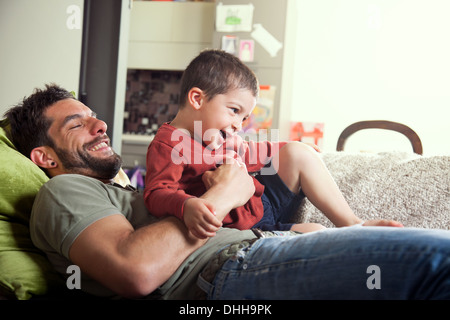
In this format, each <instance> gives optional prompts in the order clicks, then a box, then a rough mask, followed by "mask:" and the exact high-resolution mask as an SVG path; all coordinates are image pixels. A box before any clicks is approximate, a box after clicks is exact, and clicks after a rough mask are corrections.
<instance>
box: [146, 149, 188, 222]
mask: <svg viewBox="0 0 450 320" xmlns="http://www.w3.org/2000/svg"><path fill="white" fill-rule="evenodd" d="M171 152H172V148H170V147H169V146H167V145H164V144H161V143H155V142H152V144H151V145H150V147H149V149H148V152H147V160H146V169H147V172H146V175H145V189H144V201H145V205H146V207H147V209H148V210H149V211H150V212H151V213H152V215H154V216H157V217H163V216H166V215H173V216H175V217H177V218H179V219H182V216H183V205H184V203H185V201H186V200H187V199H189V198H191V197H192V196H191V195H188V194H186V193H185V192H184V191H183V190H180V189H179V181H180V179H181V177H182V175H183V170H184V165H183V164H176V163H174V161H172V159H171Z"/></svg>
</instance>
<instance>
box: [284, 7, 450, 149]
mask: <svg viewBox="0 0 450 320" xmlns="http://www.w3.org/2000/svg"><path fill="white" fill-rule="evenodd" d="M296 7H297V8H296V9H297V10H298V11H297V12H298V19H297V25H296V26H295V27H296V28H297V42H296V49H295V52H296V54H295V64H294V74H293V78H294V81H293V83H294V85H293V87H294V89H293V97H292V110H291V118H292V120H293V121H314V122H324V123H325V133H324V146H323V150H324V151H334V150H335V148H336V143H337V139H338V136H339V134H340V132H341V131H342V130H343V129H344V128H345V127H346V126H348V125H349V124H351V123H353V122H356V121H360V120H381V119H383V120H391V121H397V122H401V123H404V124H406V125H408V126H410V127H411V128H412V129H413V130H414V131H416V132H417V133H418V134H419V136H420V138H421V140H422V144H423V148H424V154H425V155H433V154H450V142H449V139H450V126H449V122H450V121H449V119H450V111H449V110H450V108H449V107H450V40H449V35H450V19H449V13H450V1H448V0H370V1H369V0H297V1H296ZM373 131H376V133H375V132H373ZM352 146H354V148H352ZM397 147H399V148H398V149H399V150H405V151H409V150H412V149H411V147H410V145H409V143H408V142H407V140H406V138H403V136H401V135H400V134H397V133H394V132H389V131H388V132H386V131H382V130H368V131H367V130H366V132H364V131H361V132H360V133H357V134H355V136H353V137H352V138H350V139H349V141H348V143H347V146H346V149H345V150H346V151H347V150H348V151H359V150H370V151H382V150H391V149H396V148H397Z"/></svg>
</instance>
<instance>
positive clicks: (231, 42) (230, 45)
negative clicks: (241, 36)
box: [222, 36, 239, 56]
mask: <svg viewBox="0 0 450 320" xmlns="http://www.w3.org/2000/svg"><path fill="white" fill-rule="evenodd" d="M222 50H224V51H226V52H228V53H230V54H233V55H235V56H237V54H238V50H239V48H238V38H237V37H236V36H223V37H222Z"/></svg>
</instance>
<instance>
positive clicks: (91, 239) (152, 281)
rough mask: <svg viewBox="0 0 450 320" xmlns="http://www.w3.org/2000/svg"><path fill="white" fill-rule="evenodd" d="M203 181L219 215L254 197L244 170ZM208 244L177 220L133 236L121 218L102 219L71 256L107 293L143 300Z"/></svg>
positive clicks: (230, 169) (224, 169) (229, 168)
mask: <svg viewBox="0 0 450 320" xmlns="http://www.w3.org/2000/svg"><path fill="white" fill-rule="evenodd" d="M205 179H206V181H207V182H208V187H209V189H208V191H207V192H206V193H205V194H204V195H203V196H202V198H204V199H206V200H208V201H210V202H212V203H214V205H215V207H216V211H217V212H218V213H220V214H226V213H228V212H229V210H231V209H233V208H234V207H238V206H241V205H243V204H245V203H246V202H247V201H248V199H249V198H250V196H251V195H252V194H253V192H254V186H253V182H252V180H251V178H250V177H249V175H248V174H247V172H246V170H245V168H242V167H239V166H238V165H237V164H228V165H223V166H221V167H220V168H218V169H217V170H216V171H214V172H212V173H209V174H208V175H207V177H206V178H205ZM252 188H253V189H252ZM252 190H253V191H252ZM205 241H206V240H201V239H197V238H195V237H193V236H192V235H190V234H189V232H188V230H187V229H186V227H185V226H184V224H183V222H182V221H180V220H179V219H177V218H173V217H170V218H166V219H164V220H162V221H160V222H157V223H154V224H151V225H148V226H145V227H142V228H139V229H136V230H135V229H134V228H133V227H132V226H131V225H130V223H129V222H128V221H127V220H126V219H125V217H123V216H122V215H120V214H117V215H112V216H108V217H105V218H103V219H100V220H98V221H96V222H94V223H93V224H91V225H90V226H89V227H87V228H86V229H85V230H84V231H83V232H81V233H80V235H79V236H78V237H77V238H76V240H75V241H74V243H73V244H72V246H71V248H70V251H69V256H70V259H71V261H72V262H73V263H74V264H76V265H78V266H79V267H80V268H81V270H83V272H85V273H86V274H87V275H89V276H90V277H91V278H93V279H95V280H97V281H98V282H100V283H101V284H103V285H104V286H105V287H107V288H109V289H111V290H112V291H114V292H116V293H117V294H119V295H121V296H124V297H139V296H145V295H148V294H150V293H151V292H152V291H154V290H155V289H156V288H158V287H159V286H160V285H161V284H163V283H164V282H165V281H167V279H169V278H170V276H171V275H172V274H173V273H174V272H175V270H176V269H177V268H178V267H179V266H180V264H181V263H182V262H183V261H184V260H185V259H186V258H187V257H188V256H189V255H190V254H191V253H192V252H194V251H195V250H196V249H198V248H199V247H200V246H202V245H203V244H204V243H205Z"/></svg>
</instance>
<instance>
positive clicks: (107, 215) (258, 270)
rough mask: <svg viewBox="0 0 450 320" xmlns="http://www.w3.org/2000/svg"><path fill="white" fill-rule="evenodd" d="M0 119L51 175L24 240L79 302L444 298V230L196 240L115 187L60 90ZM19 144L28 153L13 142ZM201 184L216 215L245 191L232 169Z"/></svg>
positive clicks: (99, 149) (89, 132)
mask: <svg viewBox="0 0 450 320" xmlns="http://www.w3.org/2000/svg"><path fill="white" fill-rule="evenodd" d="M7 116H8V118H9V120H10V122H11V132H12V133H11V134H12V138H13V141H14V143H15V144H16V147H17V148H18V149H19V151H21V152H22V153H23V154H25V155H26V156H29V157H30V159H31V160H32V161H33V162H35V163H36V164H38V165H39V166H40V167H41V168H43V169H44V170H45V171H46V172H47V173H48V174H49V175H50V176H51V177H52V178H51V179H50V180H49V181H48V182H47V183H46V184H45V185H44V186H43V187H42V188H41V190H40V191H39V193H38V196H37V197H36V199H35V203H34V207H33V212H32V217H31V222H30V230H31V235H32V239H33V241H34V243H35V245H36V246H37V247H39V248H40V249H41V250H43V251H44V252H45V253H46V254H47V256H48V258H49V260H50V261H51V262H52V264H53V265H54V267H55V268H56V270H58V271H59V272H60V273H62V274H66V270H67V267H68V266H69V265H74V264H75V265H77V266H79V267H80V269H81V271H82V273H83V279H82V284H81V288H82V290H85V291H86V292H89V293H91V294H95V295H101V296H111V297H112V296H116V295H118V296H122V297H130V298H137V297H152V298H155V297H157V298H164V299H194V298H208V299H449V298H450V258H449V257H450V231H446V230H425V229H412V228H392V227H361V226H359V225H358V226H350V227H343V228H333V229H326V230H323V231H319V232H312V233H306V234H292V233H290V232H283V233H277V232H271V233H266V234H259V233H254V232H252V231H251V230H244V231H239V230H235V229H226V228H222V229H220V230H219V231H218V232H217V234H216V236H214V237H212V238H209V239H207V240H201V239H197V238H194V237H192V236H191V235H190V234H189V233H188V232H187V230H186V228H185V227H184V225H183V223H182V222H181V221H179V220H178V219H176V218H164V219H160V220H159V219H155V218H153V217H152V216H151V215H150V214H149V213H148V212H147V210H146V209H145V206H144V202H143V199H142V196H141V195H140V194H138V193H136V192H134V191H133V190H128V189H125V188H122V187H120V186H118V185H116V184H114V183H112V178H113V177H114V176H115V175H116V174H117V172H118V170H119V169H120V165H121V161H120V157H119V156H118V155H117V154H115V153H114V152H113V151H112V149H111V148H110V146H109V139H108V138H107V136H106V124H105V123H104V122H102V121H101V120H99V119H97V118H96V117H95V114H94V113H93V112H92V111H91V110H90V109H89V108H88V107H87V106H85V105H84V104H82V103H81V102H79V101H77V100H76V99H74V98H73V96H72V95H71V94H70V93H69V92H67V91H66V90H64V89H62V88H59V87H57V86H47V87H46V89H45V90H37V91H36V92H35V93H34V94H33V95H31V96H30V97H29V98H27V99H25V100H24V102H23V104H21V105H19V106H17V107H15V108H13V109H11V110H10V111H9V112H8V114H7ZM42 128H44V130H42ZM19 135H20V136H21V141H29V142H30V147H28V148H23V147H22V146H21V145H20V143H16V141H15V140H14V138H15V137H18V136H19ZM204 181H205V183H206V184H207V185H208V186H210V188H209V189H208V191H207V192H206V193H205V194H204V195H203V196H202V197H203V198H205V199H208V200H209V201H210V202H212V203H214V204H215V206H216V209H217V210H223V211H229V210H230V209H232V208H234V207H236V206H239V205H242V204H244V203H245V202H246V201H247V200H248V198H249V197H250V196H251V194H252V192H253V189H252V185H253V184H252V182H251V180H250V179H249V176H248V174H246V172H245V170H243V169H242V168H241V167H239V166H238V165H237V164H227V165H223V166H221V167H219V168H218V169H217V170H216V171H215V172H213V173H208V174H206V175H205V179H204ZM371 270H381V272H382V276H381V281H382V283H383V284H382V289H379V287H378V286H377V285H376V284H375V285H372V283H371V280H370V272H372V271H371Z"/></svg>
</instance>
